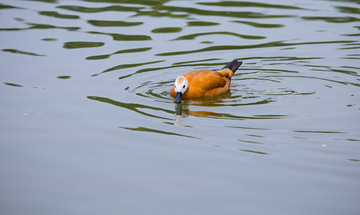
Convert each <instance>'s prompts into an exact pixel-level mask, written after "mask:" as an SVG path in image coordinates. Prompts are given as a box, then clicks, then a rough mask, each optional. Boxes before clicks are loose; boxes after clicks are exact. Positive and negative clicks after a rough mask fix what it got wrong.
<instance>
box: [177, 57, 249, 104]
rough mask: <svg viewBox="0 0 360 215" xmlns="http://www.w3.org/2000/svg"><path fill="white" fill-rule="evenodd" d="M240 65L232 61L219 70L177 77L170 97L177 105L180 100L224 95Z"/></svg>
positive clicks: (190, 73)
mask: <svg viewBox="0 0 360 215" xmlns="http://www.w3.org/2000/svg"><path fill="white" fill-rule="evenodd" d="M241 64H242V61H237V60H233V61H232V62H230V63H229V64H227V65H226V66H225V67H224V68H222V69H221V70H215V71H214V70H198V71H193V72H188V73H186V74H184V75H183V76H179V77H178V78H177V79H176V81H175V85H174V86H173V88H172V90H171V96H172V97H174V98H176V99H175V102H176V103H179V102H180V101H181V99H194V98H201V97H209V96H216V95H220V94H223V93H226V92H227V91H229V90H230V83H231V77H232V76H233V74H234V73H235V72H236V70H237V69H238V68H239V66H240V65H241ZM184 79H185V80H184Z"/></svg>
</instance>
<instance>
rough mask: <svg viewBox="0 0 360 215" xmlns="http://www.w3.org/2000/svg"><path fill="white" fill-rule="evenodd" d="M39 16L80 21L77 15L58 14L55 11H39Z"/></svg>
mask: <svg viewBox="0 0 360 215" xmlns="http://www.w3.org/2000/svg"><path fill="white" fill-rule="evenodd" d="M39 14H40V15H44V16H51V17H55V18H61V19H80V17H79V16H78V15H67V14H60V13H58V12H56V11H40V12H39Z"/></svg>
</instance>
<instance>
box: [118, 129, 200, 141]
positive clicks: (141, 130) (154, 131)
mask: <svg viewBox="0 0 360 215" xmlns="http://www.w3.org/2000/svg"><path fill="white" fill-rule="evenodd" d="M120 128H123V129H126V130H131V131H140V132H150V133H157V134H165V135H173V136H181V137H188V138H196V139H199V138H197V137H193V136H188V135H183V134H178V133H174V132H168V131H161V130H157V129H152V128H145V127H137V128H128V127H120Z"/></svg>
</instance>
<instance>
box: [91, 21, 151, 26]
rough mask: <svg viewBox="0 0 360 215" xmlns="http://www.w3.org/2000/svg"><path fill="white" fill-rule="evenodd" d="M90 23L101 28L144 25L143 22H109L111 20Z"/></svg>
mask: <svg viewBox="0 0 360 215" xmlns="http://www.w3.org/2000/svg"><path fill="white" fill-rule="evenodd" d="M88 23H90V24H92V25H94V26H99V27H114V26H117V27H129V26H137V25H141V24H144V23H143V22H125V21H109V20H88Z"/></svg>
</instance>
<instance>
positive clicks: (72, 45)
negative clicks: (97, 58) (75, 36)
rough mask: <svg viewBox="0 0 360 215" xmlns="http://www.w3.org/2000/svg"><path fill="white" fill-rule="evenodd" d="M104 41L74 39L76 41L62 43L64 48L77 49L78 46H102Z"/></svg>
mask: <svg viewBox="0 0 360 215" xmlns="http://www.w3.org/2000/svg"><path fill="white" fill-rule="evenodd" d="M104 44H105V43H102V42H83V41H76V42H66V43H64V46H63V47H64V48H66V49H78V48H94V47H100V46H103V45H104Z"/></svg>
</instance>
